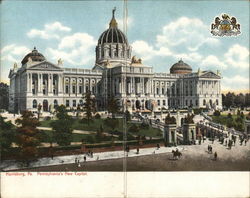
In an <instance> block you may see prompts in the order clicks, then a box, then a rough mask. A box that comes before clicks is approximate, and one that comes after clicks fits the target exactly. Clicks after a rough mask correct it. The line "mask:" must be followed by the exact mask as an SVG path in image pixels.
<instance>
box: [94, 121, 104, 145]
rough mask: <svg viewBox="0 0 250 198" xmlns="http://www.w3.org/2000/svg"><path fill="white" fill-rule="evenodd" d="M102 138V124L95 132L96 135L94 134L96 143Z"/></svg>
mask: <svg viewBox="0 0 250 198" xmlns="http://www.w3.org/2000/svg"><path fill="white" fill-rule="evenodd" d="M103 137H104V134H103V126H102V124H101V125H100V129H99V130H97V133H96V140H97V141H101V140H102V139H103Z"/></svg>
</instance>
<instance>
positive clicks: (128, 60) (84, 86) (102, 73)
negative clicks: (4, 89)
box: [9, 11, 222, 112]
mask: <svg viewBox="0 0 250 198" xmlns="http://www.w3.org/2000/svg"><path fill="white" fill-rule="evenodd" d="M95 53H96V61H95V64H94V66H93V68H92V69H79V68H66V67H64V66H63V62H62V60H61V59H59V60H58V62H57V63H51V62H49V61H47V60H46V58H45V57H44V56H43V55H42V53H40V52H39V51H38V50H37V49H36V48H34V49H33V50H32V51H31V52H30V53H29V54H27V55H26V56H25V57H24V58H23V60H22V61H21V66H18V65H17V64H16V63H15V64H14V67H13V69H11V70H10V73H9V79H10V90H9V111H10V112H21V111H23V110H30V111H37V107H38V105H39V104H40V105H42V111H51V110H52V109H53V108H54V107H55V106H57V105H60V104H64V105H65V106H66V107H67V108H71V109H72V108H73V109H74V108H77V106H78V105H82V104H83V103H84V99H83V95H84V93H86V92H87V91H90V92H91V93H92V95H93V97H95V99H96V103H97V104H96V105H97V109H98V110H99V111H105V110H106V109H107V103H108V100H109V98H110V97H115V98H116V99H118V101H119V103H120V105H121V107H126V108H127V109H128V110H129V111H130V112H134V111H141V112H152V111H153V112H157V111H161V110H162V109H174V108H179V109H181V108H187V107H192V108H216V109H220V108H222V99H221V84H220V83H221V82H220V81H221V76H220V74H219V72H218V71H217V72H212V71H201V70H200V69H198V71H193V70H192V67H191V66H190V65H188V64H187V63H185V62H184V61H183V60H178V61H177V63H175V64H173V65H172V66H169V70H170V71H169V72H167V71H166V73H163V72H162V73H155V72H154V71H153V67H152V66H148V65H144V64H143V61H142V60H141V59H138V58H136V57H135V56H132V47H131V46H130V45H129V42H128V39H127V37H126V35H125V34H124V33H123V32H122V31H121V30H120V29H118V24H117V22H116V19H115V16H114V11H113V16H112V19H111V21H110V23H109V28H108V29H107V30H106V31H104V32H103V33H102V34H101V35H100V37H99V40H98V43H97V45H96V48H95ZM166 68H168V67H166Z"/></svg>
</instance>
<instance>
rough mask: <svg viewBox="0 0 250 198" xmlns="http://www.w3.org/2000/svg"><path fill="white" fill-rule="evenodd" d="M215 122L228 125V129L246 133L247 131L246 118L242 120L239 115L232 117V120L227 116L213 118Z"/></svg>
mask: <svg viewBox="0 0 250 198" xmlns="http://www.w3.org/2000/svg"><path fill="white" fill-rule="evenodd" d="M212 119H213V122H216V123H219V124H222V125H226V126H227V127H229V128H231V127H233V128H234V129H236V130H238V131H242V132H243V131H244V129H245V122H244V120H245V118H242V117H240V116H237V115H232V118H229V117H228V116H227V115H220V116H212Z"/></svg>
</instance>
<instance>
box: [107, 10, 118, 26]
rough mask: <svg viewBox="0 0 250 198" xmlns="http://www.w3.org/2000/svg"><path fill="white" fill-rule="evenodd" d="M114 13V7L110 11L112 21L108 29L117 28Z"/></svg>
mask: <svg viewBox="0 0 250 198" xmlns="http://www.w3.org/2000/svg"><path fill="white" fill-rule="evenodd" d="M115 11H116V7H114V9H113V10H112V19H111V21H110V23H109V28H117V22H116V20H115Z"/></svg>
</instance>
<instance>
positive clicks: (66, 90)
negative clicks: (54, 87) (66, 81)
mask: <svg viewBox="0 0 250 198" xmlns="http://www.w3.org/2000/svg"><path fill="white" fill-rule="evenodd" d="M65 92H66V94H68V93H69V86H68V85H66V87H65Z"/></svg>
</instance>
